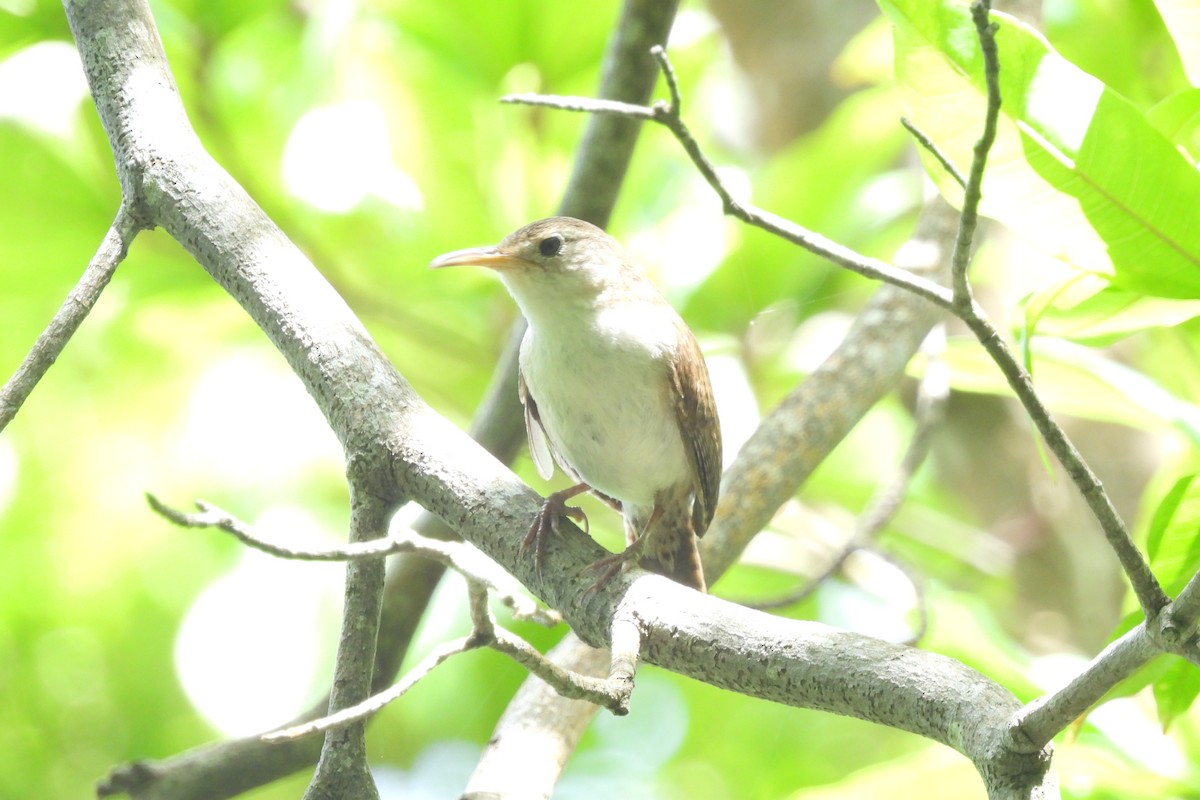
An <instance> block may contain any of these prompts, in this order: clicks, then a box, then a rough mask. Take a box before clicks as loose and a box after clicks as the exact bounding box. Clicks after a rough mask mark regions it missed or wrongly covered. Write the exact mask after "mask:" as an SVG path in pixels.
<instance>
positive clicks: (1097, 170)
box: [879, 0, 1200, 298]
mask: <svg viewBox="0 0 1200 800" xmlns="http://www.w3.org/2000/svg"><path fill="white" fill-rule="evenodd" d="M879 5H880V7H881V8H882V9H883V10H884V12H885V13H886V14H887V15H888V17H889V18H890V19H891V21H892V23H893V25H894V38H895V46H896V80H897V83H898V84H899V86H900V89H901V93H902V96H903V98H904V101H905V103H906V105H907V113H908V115H909V117H910V118H911V119H912V120H913V122H914V123H915V124H916V125H917V127H918V128H920V129H921V130H922V131H924V132H925V133H926V134H927V135H929V136H930V137H931V138H932V139H933V140H934V141H935V142H936V143H937V144H938V146H939V147H940V148H941V149H942V150H943V152H945V153H946V155H947V156H948V157H949V158H950V160H951V162H953V163H954V164H956V165H957V166H958V167H959V168H960V169H961V170H963V171H965V170H966V169H967V168H968V166H969V164H970V161H971V153H972V148H973V147H974V144H975V141H976V139H977V138H978V136H979V134H980V131H981V128H982V124H983V117H984V109H985V96H984V78H983V64H982V56H981V55H980V50H979V44H978V41H977V39H976V32H975V28H974V25H973V23H972V22H971V19H970V15H969V12H968V10H967V8H966V6H965V4H963V3H960V2H955V1H954V0H940V1H939V2H929V0H879ZM992 18H993V19H994V21H995V22H996V23H997V25H998V32H997V35H996V43H997V47H998V50H999V59H1000V91H1001V95H1002V97H1003V101H1004V102H1003V106H1002V107H1001V115H1000V125H999V131H998V136H997V140H996V144H995V146H994V148H993V149H992V152H991V154H990V157H989V160H988V170H987V172H986V174H985V177H984V184H983V204H982V206H981V210H982V211H983V213H984V214H986V215H987V216H989V217H992V218H994V219H997V220H999V221H1001V222H1003V223H1004V224H1005V225H1007V226H1008V227H1010V228H1011V229H1013V230H1014V231H1016V232H1017V233H1018V234H1020V235H1021V236H1023V237H1026V238H1029V239H1030V240H1032V241H1034V242H1036V243H1037V244H1038V245H1039V246H1040V247H1041V248H1043V249H1044V250H1046V251H1047V252H1049V253H1050V254H1051V255H1054V256H1056V257H1058V258H1061V259H1063V260H1064V261H1066V262H1067V263H1069V264H1071V265H1072V266H1074V267H1076V268H1077V269H1080V270H1083V271H1085V272H1091V273H1094V274H1096V275H1101V276H1104V277H1105V278H1106V279H1108V280H1110V281H1111V282H1112V283H1114V284H1115V285H1119V286H1121V287H1123V288H1125V289H1128V290H1133V291H1138V292H1143V293H1146V294H1151V295H1155V296H1161V297H1179V298H1192V297H1200V225H1196V224H1194V220H1195V214H1196V209H1197V208H1200V174H1197V172H1196V170H1195V169H1194V168H1193V167H1192V165H1191V164H1190V163H1189V162H1188V161H1187V160H1186V159H1185V158H1184V157H1183V156H1182V154H1181V153H1180V152H1179V151H1178V150H1177V149H1176V148H1175V146H1174V145H1173V144H1172V143H1171V142H1170V141H1168V140H1167V139H1166V138H1165V137H1164V136H1163V135H1162V134H1161V133H1159V131H1158V130H1156V129H1155V128H1154V126H1153V125H1151V124H1150V123H1149V122H1148V121H1147V119H1146V117H1145V116H1144V115H1143V114H1142V113H1141V112H1140V111H1138V109H1136V108H1135V107H1134V106H1133V105H1132V104H1130V103H1129V102H1128V101H1127V100H1125V99H1124V98H1123V97H1121V96H1120V95H1118V94H1117V93H1116V92H1114V91H1112V90H1111V89H1109V88H1107V87H1106V86H1105V85H1104V84H1102V83H1101V82H1099V81H1098V80H1096V79H1095V78H1093V77H1091V76H1089V75H1087V74H1085V73H1084V72H1082V71H1081V70H1079V69H1078V68H1077V67H1075V66H1074V65H1073V64H1071V63H1070V62H1068V61H1067V60H1065V59H1064V58H1062V57H1061V56H1059V55H1058V54H1057V53H1056V52H1055V51H1054V50H1053V49H1052V48H1051V47H1050V45H1049V44H1048V43H1047V42H1046V40H1045V39H1043V38H1042V37H1041V36H1040V35H1039V34H1038V33H1037V32H1035V31H1033V30H1032V29H1030V28H1028V27H1027V26H1025V25H1023V24H1021V23H1020V22H1018V21H1017V20H1014V19H1012V18H1011V17H1008V16H1005V15H1003V14H998V13H993V15H992ZM922 157H923V158H925V159H926V164H927V168H928V169H929V172H930V174H931V175H932V176H933V177H934V180H935V181H937V182H938V185H939V188H940V190H941V191H942V193H943V195H945V196H946V197H947V198H948V199H949V200H950V201H951V202H958V201H961V194H962V193H961V190H960V189H959V188H958V186H957V184H955V183H954V182H953V180H952V179H950V178H949V177H948V176H946V175H945V174H944V172H943V171H942V170H941V168H940V167H939V166H938V165H937V164H936V163H934V162H933V161H932V159H931V158H930V157H929V156H928V155H927V154H923V155H922Z"/></svg>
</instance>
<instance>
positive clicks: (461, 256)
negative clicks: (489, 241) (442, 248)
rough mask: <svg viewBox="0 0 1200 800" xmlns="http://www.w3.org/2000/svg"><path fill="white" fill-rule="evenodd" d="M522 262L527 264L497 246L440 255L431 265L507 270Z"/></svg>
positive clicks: (439, 267) (437, 266) (473, 248)
mask: <svg viewBox="0 0 1200 800" xmlns="http://www.w3.org/2000/svg"><path fill="white" fill-rule="evenodd" d="M522 264H525V261H524V260H523V259H520V258H516V257H514V256H510V255H508V254H507V253H504V252H502V251H501V250H500V249H499V248H497V247H472V248H469V249H467V250H455V251H454V252H453V253H446V254H444V255H440V256H438V257H437V258H435V259H434V260H433V261H431V262H430V264H429V266H430V268H431V269H441V268H442V267H466V266H472V267H487V268H488V269H498V270H506V269H512V268H513V267H517V266H521V265H522Z"/></svg>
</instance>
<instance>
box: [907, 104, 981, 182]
mask: <svg viewBox="0 0 1200 800" xmlns="http://www.w3.org/2000/svg"><path fill="white" fill-rule="evenodd" d="M900 124H901V125H903V126H904V129H905V130H906V131H908V132H909V133H911V134H912V137H913V138H914V139H916V140H917V144H919V145H921V147H923V148H925V152H927V153H929V155H931V156H933V157H934V158H935V159H937V162H938V163H939V164H941V165H942V169H944V170H945V171H946V174H947V175H949V176H950V177H951V178H954V181H955V183H957V184H958V185H959V186H961V187H963V188H966V186H967V179H966V178H964V177H963V174H962V173H961V172H959V171H958V167H956V166H954V164H953V163H951V161H950V158H949V157H948V156H947V155H946V154H945V153H943V152H942V149H941V148H940V147H938V146H937V145H936V144H934V143H933V140H932V139H930V138H929V137H928V136H926V135H925V132H924V131H922V130H921V129H920V128H918V127H917V126H916V125H915V124H914V123H913V121H912V120H911V119H909V118H908V117H901V118H900Z"/></svg>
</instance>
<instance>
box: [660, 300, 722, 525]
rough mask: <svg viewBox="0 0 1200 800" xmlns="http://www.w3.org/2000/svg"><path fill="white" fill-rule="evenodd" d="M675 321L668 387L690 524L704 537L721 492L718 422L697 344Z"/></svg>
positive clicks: (691, 335) (694, 338)
mask: <svg viewBox="0 0 1200 800" xmlns="http://www.w3.org/2000/svg"><path fill="white" fill-rule="evenodd" d="M677 324H678V327H679V344H680V347H679V351H678V353H676V354H675V355H674V357H673V358H672V359H671V365H670V366H671V370H670V373H671V390H672V393H673V395H674V397H676V398H677V399H678V401H679V402H677V403H675V416H676V419H677V421H678V422H679V430H680V432H681V433H682V435H683V443H684V450H685V451H686V452H687V457H688V466H690V467H691V472H692V485H693V487H694V489H695V493H696V498H695V500H694V501H693V503H692V527H693V528H694V529H695V532H696V535H697V536H703V535H704V532H705V531H707V530H708V525H709V523H710V522H712V518H713V511H714V510H716V507H717V496H718V495H719V494H720V492H721V423H720V421H719V420H718V419H717V404H716V403H715V402H714V401H713V393H712V383H711V381H709V378H708V367H706V366H705V365H704V356H703V355H702V354H701V353H700V344H699V342H697V341H696V337H695V336H694V335H693V334H692V332H691V330H689V329H688V327H687V325H685V324H684V322H683V320H680V321H679V322H678V323H677Z"/></svg>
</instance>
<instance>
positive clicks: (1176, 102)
mask: <svg viewBox="0 0 1200 800" xmlns="http://www.w3.org/2000/svg"><path fill="white" fill-rule="evenodd" d="M1146 118H1147V119H1148V120H1150V124H1151V125H1153V126H1154V127H1155V128H1157V129H1158V130H1159V132H1160V133H1162V135H1163V136H1166V137H1167V138H1168V139H1170V140H1171V141H1172V142H1174V143H1175V146H1176V147H1178V148H1180V149H1181V150H1183V152H1184V153H1185V154H1186V155H1187V157H1188V158H1189V159H1191V160H1192V161H1200V89H1185V90H1184V91H1182V92H1176V93H1175V94H1173V95H1171V96H1170V97H1168V98H1166V99H1165V100H1163V101H1162V102H1160V103H1158V104H1157V105H1155V106H1154V107H1153V108H1151V109H1150V110H1149V111H1147V112H1146Z"/></svg>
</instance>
